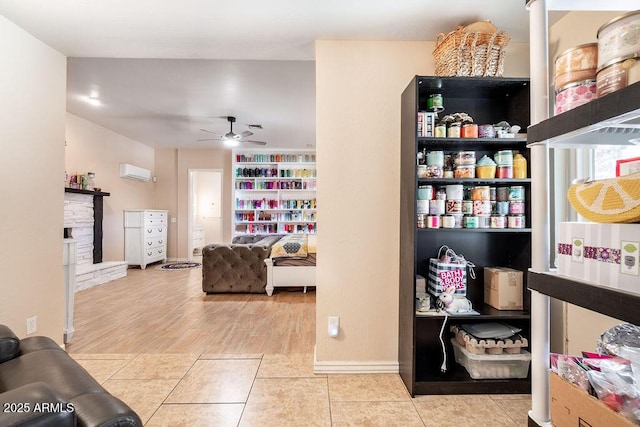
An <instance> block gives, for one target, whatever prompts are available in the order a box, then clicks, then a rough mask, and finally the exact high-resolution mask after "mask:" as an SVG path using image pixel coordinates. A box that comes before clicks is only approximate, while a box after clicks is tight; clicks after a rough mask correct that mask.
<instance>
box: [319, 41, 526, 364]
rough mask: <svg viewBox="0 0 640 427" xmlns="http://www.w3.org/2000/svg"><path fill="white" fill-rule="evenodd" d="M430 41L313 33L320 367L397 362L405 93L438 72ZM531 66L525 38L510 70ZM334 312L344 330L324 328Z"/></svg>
mask: <svg viewBox="0 0 640 427" xmlns="http://www.w3.org/2000/svg"><path fill="white" fill-rule="evenodd" d="M432 50H433V43H430V42H349V41H348V42H339V41H318V42H316V97H317V101H316V126H317V134H316V137H317V141H316V145H317V159H318V191H317V197H318V204H319V209H318V230H319V231H318V246H319V251H318V252H319V254H320V255H319V257H318V270H317V281H318V289H317V299H316V301H317V304H316V325H317V326H316V359H317V360H316V364H317V366H318V365H322V364H323V363H326V364H327V365H329V364H331V363H332V362H338V363H339V362H344V363H345V364H349V365H357V364H361V365H363V366H364V365H366V364H367V363H380V364H381V366H382V367H383V368H387V369H393V366H394V365H396V366H397V360H398V294H399V289H398V263H399V260H398V252H399V216H398V210H399V206H398V204H399V191H398V190H399V187H400V181H399V165H400V95H401V93H402V91H403V90H404V89H405V87H406V86H407V84H408V83H409V81H410V80H411V78H412V77H413V76H414V75H416V74H424V75H429V74H430V73H433V67H434V64H433V57H432V55H431V52H432ZM528 73H529V61H528V45H522V44H520V45H518V44H515V45H513V46H511V55H509V53H508V54H507V62H506V66H505V76H507V75H508V76H527V75H528ZM328 316H340V336H339V337H338V338H329V337H328V335H327V317H328ZM356 369H357V368H356ZM365 369H366V368H365Z"/></svg>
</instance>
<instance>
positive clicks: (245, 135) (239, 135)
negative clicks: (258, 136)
mask: <svg viewBox="0 0 640 427" xmlns="http://www.w3.org/2000/svg"><path fill="white" fill-rule="evenodd" d="M251 135H253V132H251V131H250V130H245V131H244V132H240V133H238V134H236V135H235V136H234V138H235V139H242V138H246V137H248V136H251Z"/></svg>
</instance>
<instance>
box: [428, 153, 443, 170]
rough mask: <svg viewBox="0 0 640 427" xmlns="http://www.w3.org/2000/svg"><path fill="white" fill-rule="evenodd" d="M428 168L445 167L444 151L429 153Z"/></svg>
mask: <svg viewBox="0 0 640 427" xmlns="http://www.w3.org/2000/svg"><path fill="white" fill-rule="evenodd" d="M427 166H442V167H444V151H428V152H427Z"/></svg>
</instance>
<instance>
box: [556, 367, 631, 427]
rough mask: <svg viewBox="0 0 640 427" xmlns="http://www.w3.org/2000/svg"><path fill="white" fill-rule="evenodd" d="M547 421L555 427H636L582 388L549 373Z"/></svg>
mask: <svg viewBox="0 0 640 427" xmlns="http://www.w3.org/2000/svg"><path fill="white" fill-rule="evenodd" d="M550 375H551V378H550V380H549V388H550V394H551V424H553V425H554V426H555V427H599V426H603V427H613V426H616V427H626V426H629V427H632V426H635V427H637V424H635V423H633V422H632V421H631V420H630V419H628V418H626V417H623V416H622V415H620V414H619V413H617V412H615V411H613V410H612V409H610V408H609V407H608V406H607V405H605V404H604V403H602V402H601V401H599V400H598V399H596V398H595V397H593V396H591V395H590V394H589V393H587V392H586V391H584V390H581V389H579V388H578V387H576V386H575V385H573V384H571V383H569V382H568V381H565V380H564V379H562V378H560V377H559V376H558V375H556V374H554V373H553V372H552V373H551V374H550Z"/></svg>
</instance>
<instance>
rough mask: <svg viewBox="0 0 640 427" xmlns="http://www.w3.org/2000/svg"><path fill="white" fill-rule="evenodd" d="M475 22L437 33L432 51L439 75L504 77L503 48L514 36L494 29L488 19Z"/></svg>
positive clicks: (436, 71)
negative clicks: (447, 31) (492, 29)
mask: <svg viewBox="0 0 640 427" xmlns="http://www.w3.org/2000/svg"><path fill="white" fill-rule="evenodd" d="M476 24H482V25H476ZM476 24H471V25H468V26H466V27H458V29H456V30H455V31H451V32H450V33H449V34H447V35H445V34H444V33H440V34H438V36H437V37H436V48H435V49H434V51H433V57H434V59H435V63H436V64H435V74H436V75H437V76H483V77H500V76H502V73H503V71H504V57H505V52H504V48H505V47H506V46H507V44H508V43H509V40H510V39H511V37H510V36H509V34H507V33H506V32H504V31H497V29H496V31H491V28H492V27H493V24H491V23H490V22H488V21H480V22H479V23H476ZM475 28H478V29H479V30H476V29H475ZM493 28H495V27H493ZM483 29H484V30H487V29H489V31H482V30H483Z"/></svg>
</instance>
